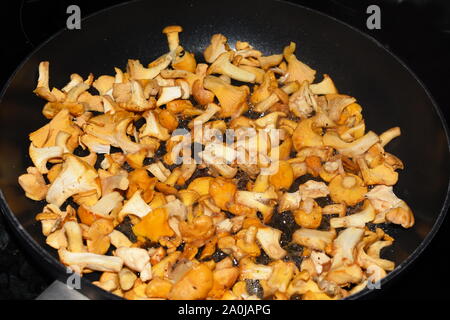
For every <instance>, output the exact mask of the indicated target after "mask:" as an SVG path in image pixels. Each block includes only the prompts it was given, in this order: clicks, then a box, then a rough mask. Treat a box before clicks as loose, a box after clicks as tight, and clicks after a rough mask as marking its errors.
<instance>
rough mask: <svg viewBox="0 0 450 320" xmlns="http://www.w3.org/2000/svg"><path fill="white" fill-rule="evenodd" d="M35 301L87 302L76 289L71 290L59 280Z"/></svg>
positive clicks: (86, 298)
mask: <svg viewBox="0 0 450 320" xmlns="http://www.w3.org/2000/svg"><path fill="white" fill-rule="evenodd" d="M36 300H89V298H88V297H86V296H85V295H83V294H81V293H80V292H79V291H78V290H76V289H71V288H70V287H69V286H67V285H65V284H64V283H62V282H61V281H59V280H55V281H54V282H53V283H52V284H51V285H50V286H49V287H48V288H47V289H45V290H44V292H42V293H41V294H40V295H39V296H38V297H37V298H36Z"/></svg>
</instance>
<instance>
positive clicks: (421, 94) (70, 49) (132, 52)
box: [0, 0, 450, 299]
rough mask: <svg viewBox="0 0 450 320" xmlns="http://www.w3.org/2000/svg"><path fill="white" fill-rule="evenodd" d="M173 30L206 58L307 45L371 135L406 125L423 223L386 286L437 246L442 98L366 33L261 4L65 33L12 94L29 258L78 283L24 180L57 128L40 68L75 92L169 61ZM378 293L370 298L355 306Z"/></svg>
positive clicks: (90, 22)
mask: <svg viewBox="0 0 450 320" xmlns="http://www.w3.org/2000/svg"><path fill="white" fill-rule="evenodd" d="M171 24H179V25H182V26H183V28H184V32H183V33H182V34H181V43H182V45H183V46H184V47H185V48H186V49H187V50H189V51H193V52H194V53H196V55H197V57H198V58H200V57H201V52H202V51H203V50H204V48H205V47H206V46H207V45H208V43H209V39H210V37H211V35H212V34H214V33H222V34H224V35H226V36H227V37H228V39H229V42H230V43H231V44H234V43H235V42H236V40H242V41H249V42H250V43H251V44H252V45H253V46H254V47H256V48H258V49H260V50H261V51H263V53H264V54H275V53H280V52H281V51H282V48H283V47H284V46H285V45H287V44H289V42H290V41H295V42H296V43H297V45H298V50H297V55H298V57H299V59H301V60H302V61H304V62H305V63H307V64H308V65H310V66H311V67H313V68H314V69H316V70H317V71H318V75H321V74H323V73H327V74H329V75H331V77H332V78H333V79H334V81H335V83H336V84H337V86H338V89H339V91H340V92H342V93H346V94H349V95H351V96H354V97H356V98H357V99H358V102H359V103H360V104H361V105H362V106H363V113H364V117H365V119H366V125H367V128H370V129H371V130H374V131H375V132H378V133H381V132H383V131H384V130H386V129H389V128H391V127H394V126H400V127H401V129H402V136H401V137H400V138H397V139H395V140H394V141H393V142H391V143H390V144H389V145H388V146H387V151H388V152H390V153H393V154H395V155H397V156H398V157H399V158H400V159H402V160H403V161H404V164H405V170H403V171H401V172H400V179H399V183H398V184H397V185H396V186H395V188H394V189H395V193H396V194H397V195H398V196H399V197H400V198H402V199H404V200H405V201H406V202H407V203H408V204H409V205H410V207H411V208H412V210H413V211H414V213H415V218H416V224H415V226H414V227H413V228H412V229H408V230H404V229H402V228H401V227H397V226H395V225H390V226H388V227H386V228H385V229H386V231H387V232H388V234H390V235H391V236H393V237H394V238H395V243H394V245H393V246H392V247H390V248H389V249H387V250H385V251H384V252H383V256H384V257H386V258H387V259H391V260H393V261H395V263H396V265H397V267H396V269H395V270H394V271H393V272H391V273H390V274H389V275H388V276H387V277H386V278H385V279H383V281H382V283H381V288H383V287H385V286H386V285H387V284H388V283H390V282H391V281H392V280H393V279H395V277H397V276H398V275H399V274H400V273H401V272H403V270H404V269H405V268H406V267H407V266H409V265H411V264H412V263H413V262H414V260H415V259H416V258H417V257H418V256H419V255H420V253H421V252H422V251H423V250H424V249H425V247H427V246H428V245H429V244H430V241H431V239H432V238H433V236H434V234H435V233H436V231H437V230H438V229H439V226H440V225H441V223H442V221H443V218H444V216H445V214H446V211H447V208H448V193H449V190H448V187H449V176H450V168H449V163H450V161H449V160H450V157H449V155H450V153H449V139H448V132H447V128H446V124H445V122H444V121H443V120H442V115H441V112H440V111H439V109H438V107H437V106H436V104H435V102H434V101H433V99H432V97H431V96H430V94H429V93H428V91H427V90H426V89H425V88H424V86H423V85H422V83H421V82H420V81H419V80H418V79H417V77H416V76H415V75H414V74H413V73H412V72H411V71H410V70H409V69H408V68H407V67H406V66H405V65H404V64H403V63H402V62H401V61H400V60H399V59H398V58H396V57H395V56H394V55H392V54H391V53H390V52H388V51H387V50H386V49H385V48H384V47H382V46H381V45H380V44H379V43H378V42H376V41H375V40H373V39H372V38H370V37H368V36H366V35H364V34H363V33H361V32H359V31H357V30H356V29H353V28H352V27H350V26H348V25H346V24H344V23H342V22H339V21H337V20H335V19H333V18H331V17H328V16H326V15H324V14H321V13H318V12H316V11H313V10H310V9H307V8H304V7H301V6H298V5H292V4H288V3H284V2H275V1H257V0H251V1H241V0H239V1H238V0H228V1H227V2H226V4H224V3H222V4H216V2H214V1H199V0H190V1H183V2H172V1H158V2H157V4H155V3H154V2H150V1H140V2H130V3H126V4H123V5H118V6H115V7H112V8H110V9H107V10H104V11H101V12H99V13H97V14H95V15H92V16H90V17H88V18H86V19H84V20H82V23H81V30H74V31H68V30H65V31H61V32H59V33H57V34H56V35H54V36H53V37H52V38H50V39H49V40H48V41H47V42H45V43H44V44H42V45H41V46H40V47H39V48H37V49H36V50H35V51H34V52H33V53H31V55H30V56H29V57H28V58H27V59H25V61H24V62H23V63H22V64H21V65H20V66H19V67H18V68H17V70H16V72H15V73H14V75H13V76H12V77H11V78H10V80H9V82H8V83H7V85H6V86H5V88H4V90H3V92H2V96H3V98H2V100H1V107H0V163H1V167H0V168H1V176H0V187H1V191H2V194H1V208H2V211H3V213H4V215H5V217H6V219H7V221H8V222H9V223H10V224H11V226H12V229H13V230H14V232H15V233H16V234H17V235H18V236H19V238H20V239H21V240H22V241H23V243H24V247H25V249H26V250H27V251H28V252H29V254H31V255H32V256H33V257H34V258H35V260H36V261H38V262H39V264H41V265H42V267H43V268H45V270H47V271H48V272H49V273H50V274H51V275H52V276H53V277H54V278H55V279H60V280H65V279H66V278H67V277H68V276H69V274H67V273H66V268H65V267H64V266H63V265H62V264H61V263H59V262H58V260H57V257H56V252H55V250H53V249H51V248H49V247H48V246H47V245H46V244H45V238H44V237H43V235H42V234H41V229H40V224H39V223H37V222H36V221H35V220H34V216H35V214H36V213H38V212H40V210H41V208H42V207H43V205H44V203H43V202H35V201H32V200H29V199H27V198H26V197H25V196H24V193H23V191H22V190H21V189H20V187H19V186H18V183H17V177H18V176H19V175H20V174H22V173H23V172H25V171H26V168H27V167H28V166H29V165H30V164H31V161H30V159H29V156H28V152H27V150H28V144H29V140H28V133H30V132H32V131H34V130H36V129H37V128H39V127H41V126H42V125H44V123H45V122H46V119H45V118H44V117H43V116H42V114H41V109H42V106H43V101H42V100H41V99H39V98H37V97H36V96H34V94H33V93H32V90H33V89H34V87H35V85H36V79H37V66H38V63H39V62H40V61H42V60H49V61H50V62H51V64H50V82H51V86H55V87H62V86H64V85H65V83H66V82H67V81H68V77H69V75H70V74H71V73H79V74H81V75H82V76H86V75H87V74H89V72H93V73H94V75H101V74H113V67H114V66H118V67H124V66H125V65H126V62H127V59H129V58H133V59H140V60H141V61H143V62H145V61H151V60H153V59H155V58H156V57H158V56H159V55H160V54H161V53H163V52H166V51H167V44H166V38H165V36H164V35H162V34H161V30H162V28H163V27H164V26H166V25H171ZM410 276H411V277H413V276H414V275H413V274H410ZM411 280H413V279H411ZM81 291H82V292H83V294H85V295H87V296H88V297H89V298H93V299H114V298H116V297H115V296H114V295H112V294H110V293H108V292H105V291H103V290H101V289H99V288H97V287H96V286H94V285H92V284H91V283H90V282H89V280H88V279H86V278H83V279H82V282H81ZM368 293H370V290H367V289H366V290H363V291H361V292H360V293H358V294H356V295H353V296H352V297H351V298H362V297H364V296H366V295H367V294H368Z"/></svg>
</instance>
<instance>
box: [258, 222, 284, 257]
mask: <svg viewBox="0 0 450 320" xmlns="http://www.w3.org/2000/svg"><path fill="white" fill-rule="evenodd" d="M280 237H281V231H280V230H278V229H274V228H259V229H258V232H257V233H256V239H258V242H259V243H260V244H261V246H262V247H263V249H264V251H265V252H266V254H267V255H268V256H269V257H271V258H272V259H275V260H276V259H281V258H283V257H284V256H285V255H286V250H284V249H283V248H281V246H280Z"/></svg>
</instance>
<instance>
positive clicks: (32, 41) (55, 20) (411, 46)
mask: <svg viewBox="0 0 450 320" xmlns="http://www.w3.org/2000/svg"><path fill="white" fill-rule="evenodd" d="M7 2H10V3H7ZM122 2H125V1H120V0H109V1H83V0H70V1H69V0H60V1H51V0H22V1H1V4H0V6H1V5H3V6H5V8H2V9H0V12H2V13H6V14H7V15H8V16H9V18H10V19H0V21H1V22H0V23H6V21H7V23H8V25H3V26H2V27H3V30H5V29H6V30H8V32H5V34H4V35H2V37H4V39H3V41H2V43H3V45H2V50H1V51H0V54H1V55H3V59H2V68H1V71H0V86H1V87H3V85H4V84H5V83H6V81H7V79H8V78H9V76H10V75H11V74H12V72H13V71H14V70H15V68H16V67H17V66H18V65H19V63H20V62H21V61H22V60H23V59H24V58H25V57H26V56H27V55H28V54H29V53H30V52H31V51H32V50H33V49H34V48H35V47H36V46H37V45H39V44H40V43H42V42H43V41H45V40H46V39H47V38H48V37H49V36H51V35H52V34H54V33H55V32H56V31H58V30H60V29H61V28H63V27H65V25H66V19H67V14H66V9H67V7H68V6H69V5H71V4H77V5H79V6H80V8H81V11H82V16H86V15H89V14H91V13H93V12H96V11H98V10H101V9H103V8H106V7H109V6H112V5H115V4H118V3H122ZM291 2H294V3H298V4H302V5H305V6H307V7H310V8H313V9H316V10H319V11H322V12H324V13H327V14H329V15H331V16H333V17H335V18H337V19H339V20H342V21H344V22H347V23H348V24H350V25H352V26H354V27H356V28H358V29H360V30H362V31H364V32H366V33H367V34H369V35H371V36H373V37H374V38H376V39H377V40H379V41H380V42H381V43H382V44H383V45H384V46H385V47H387V48H389V49H390V50H391V51H392V52H393V53H395V54H396V55H397V56H399V57H400V58H401V59H402V60H403V61H404V62H405V63H406V64H407V65H408V66H409V67H410V68H411V69H412V70H413V72H414V73H416V75H417V76H418V77H419V78H420V79H421V80H422V81H423V82H424V84H425V86H426V87H428V89H429V90H430V92H431V94H432V95H433V96H434V98H435V100H436V101H437V103H438V105H440V107H441V109H442V111H443V113H444V116H445V117H446V119H447V122H448V119H449V116H450V108H449V106H448V103H447V99H446V98H447V93H448V90H449V85H450V81H449V80H448V79H447V78H446V77H444V76H443V75H444V74H450V63H449V62H448V57H450V1H447V0H383V1H375V0H372V1H367V0H358V1H353V0H291ZM372 4H376V5H378V6H379V7H380V8H381V29H374V30H369V29H368V28H367V25H366V21H367V18H368V17H369V14H367V13H366V10H367V7H368V6H369V5H372ZM449 232H450V228H449V223H448V218H447V219H446V221H444V223H443V226H442V228H441V230H440V231H439V233H438V234H437V235H436V237H435V239H434V240H433V242H432V243H431V245H430V246H429V247H428V248H427V250H425V252H424V253H423V254H422V255H421V257H420V258H419V259H418V260H417V261H416V263H414V265H413V267H412V268H410V269H409V270H408V271H407V272H406V273H405V274H402V276H401V278H400V279H397V280H396V281H395V283H394V284H393V285H392V286H391V287H390V288H387V289H385V290H383V295H382V296H379V297H378V298H382V299H414V298H416V299H417V298H426V297H423V296H421V293H423V292H430V285H431V286H432V284H430V282H428V281H427V282H425V281H412V279H424V276H425V275H430V274H436V275H445V274H446V271H447V264H446V263H445V262H446V261H444V259H445V258H444V257H443V255H442V253H447V252H448V251H449V249H450V245H449V243H450V242H449V241H448V239H447V234H448V233H449ZM430 261H432V262H433V263H430ZM52 280H53V279H50V278H49V277H48V276H46V274H45V272H43V271H42V270H40V269H39V267H38V266H37V264H36V263H35V262H34V261H32V260H30V258H29V257H28V256H27V255H26V254H25V253H24V252H23V250H22V248H21V247H20V245H19V244H18V240H17V239H16V238H15V236H14V235H13V234H11V232H10V230H9V228H8V227H7V226H6V225H5V223H4V219H3V217H2V215H0V300H1V299H33V298H35V297H36V296H37V295H38V294H39V293H40V292H41V291H42V290H44V289H45V287H46V286H48V285H49V284H50V283H51V282H52ZM431 282H432V283H435V285H436V286H438V287H436V289H435V291H434V293H435V294H434V295H432V296H429V297H428V298H439V297H440V296H441V295H439V292H440V291H441V290H444V289H446V288H448V287H449V286H450V279H449V278H448V277H442V278H441V279H439V281H435V280H432V281H431ZM439 288H442V289H439ZM436 290H437V291H436ZM431 292H433V291H431Z"/></svg>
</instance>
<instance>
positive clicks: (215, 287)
mask: <svg viewBox="0 0 450 320" xmlns="http://www.w3.org/2000/svg"><path fill="white" fill-rule="evenodd" d="M181 32H182V28H181V27H180V26H168V27H166V28H164V30H163V33H164V34H165V35H166V36H167V40H168V47H169V50H168V52H167V53H165V54H163V55H162V56H160V57H159V58H157V59H156V60H154V61H152V62H150V63H148V64H145V65H144V64H142V63H141V62H140V61H138V60H131V59H130V60H128V64H127V66H126V70H121V69H119V68H114V70H115V74H113V75H101V76H99V77H97V78H96V77H94V75H93V74H89V75H88V76H87V77H86V78H83V77H82V76H80V75H78V74H72V75H71V76H70V81H69V82H68V83H67V85H66V86H64V87H63V88H62V89H57V88H50V84H49V62H46V61H44V62H41V63H40V65H39V78H38V83H37V87H36V89H35V90H34V93H35V94H36V95H38V96H39V97H41V98H43V99H45V100H46V101H47V102H46V104H45V106H44V108H43V111H42V113H43V115H44V116H45V117H46V118H47V119H49V122H48V123H47V124H46V125H45V126H43V127H42V128H40V129H38V130H36V131H34V132H32V133H31V134H30V135H29V137H30V147H29V155H30V158H31V161H32V163H33V165H32V166H30V167H29V168H28V169H27V173H25V174H23V175H21V176H20V177H19V179H18V182H19V184H20V186H21V187H22V188H23V190H24V191H25V194H26V196H27V197H28V198H30V199H32V200H35V201H41V200H45V201H46V205H45V206H44V208H43V209H42V212H40V213H39V214H37V216H36V220H37V221H40V223H41V224H42V232H43V235H44V236H45V237H46V242H47V244H48V245H49V246H51V247H53V248H54V249H56V250H58V253H59V258H60V260H61V262H62V263H63V264H65V265H67V266H69V267H70V268H71V269H73V270H74V271H76V272H78V273H80V274H86V273H92V272H97V273H98V281H95V282H94V283H95V284H96V285H97V286H99V287H101V288H103V289H104V290H107V291H110V292H112V293H113V294H116V295H118V296H120V297H124V298H126V299H235V300H241V299H244V300H246V299H341V298H344V297H347V296H349V295H351V294H353V293H355V292H357V291H359V290H362V289H363V288H364V287H366V285H367V284H368V283H370V282H372V283H374V282H376V281H379V280H381V279H382V278H383V277H384V276H386V274H387V273H388V272H390V271H392V270H393V269H394V267H395V264H394V263H393V262H392V261H389V260H386V259H383V258H382V257H381V253H382V249H383V248H385V247H388V246H391V245H392V243H393V241H394V239H393V238H392V237H390V236H389V235H388V234H386V233H385V232H384V231H383V230H382V228H380V227H379V226H380V225H383V224H388V223H390V224H395V225H399V226H401V227H403V228H410V227H412V226H413V225H414V216H413V213H412V211H411V209H410V208H409V207H408V205H407V204H406V203H405V202H404V201H403V200H401V199H399V198H398V197H397V196H396V195H395V193H394V191H393V186H394V185H395V184H396V183H397V180H398V173H397V172H396V170H398V169H403V164H402V161H401V160H400V159H398V158H397V157H395V156H394V155H392V154H390V153H388V152H386V151H385V147H386V145H387V144H388V143H389V142H390V141H391V140H392V139H394V138H396V137H398V136H400V129H399V128H398V127H395V128H392V129H389V130H387V131H386V132H383V133H381V134H380V135H378V134H376V133H374V132H372V131H368V132H366V128H365V122H364V119H363V116H362V107H361V106H360V105H359V104H358V103H357V102H356V99H355V98H353V97H350V96H347V95H344V94H341V93H339V92H338V90H337V88H336V86H335V84H334V82H333V80H332V79H331V78H330V76H328V75H324V76H323V79H322V80H321V81H317V80H316V71H315V70H313V69H312V68H310V67H309V66H307V65H306V64H305V63H303V62H301V61H300V60H299V59H298V58H297V56H296V54H295V51H296V44H295V43H293V42H292V43H290V44H288V45H287V46H286V47H285V48H284V50H283V52H282V53H280V54H273V55H264V54H263V53H262V52H261V51H259V50H257V49H255V48H253V47H252V46H251V45H250V44H249V43H248V42H242V41H237V42H236V44H235V46H234V48H232V46H230V44H229V43H228V41H227V38H226V37H225V36H224V35H221V34H215V35H213V36H212V38H211V41H210V44H209V45H208V47H207V48H206V49H205V50H204V52H203V58H204V61H205V62H204V63H199V62H198V61H197V58H198V57H195V55H194V54H193V53H192V52H189V51H187V50H185V49H184V48H183V47H182V46H181V45H180V41H179V34H180V33H181ZM199 60H200V59H199ZM177 129H189V130H190V132H191V133H192V134H191V136H190V140H187V141H186V139H184V136H183V135H180V134H177V133H176V131H177ZM207 129H208V130H214V131H215V132H216V133H219V135H220V134H224V133H225V132H226V131H227V130H229V129H232V130H235V131H236V132H238V131H239V130H241V131H239V132H241V133H242V132H244V131H245V130H253V132H257V133H258V135H256V136H255V135H254V136H251V137H248V136H245V135H243V134H236V136H235V137H234V138H233V139H232V140H231V141H226V140H221V139H217V136H216V135H215V134H214V135H210V136H207V135H201V133H200V131H201V130H203V131H206V130H207ZM273 130H277V132H278V134H279V135H278V137H277V139H276V138H275V137H274V136H273V135H272V132H273ZM194 145H197V146H201V149H200V152H198V153H197V154H195V155H192V154H191V155H190V156H189V157H188V158H183V161H182V162H180V161H179V157H181V156H185V155H183V150H186V148H187V149H189V150H190V149H191V147H192V146H194ZM252 151H253V154H256V157H255V158H254V159H252V160H254V161H247V162H246V161H242V160H243V159H245V157H247V156H249V155H251V153H252ZM194 158H195V160H194ZM218 159H219V160H221V161H219V162H218V161H217V160H218ZM186 160H191V161H186ZM199 160H200V161H199ZM268 168H275V170H272V171H270V170H268ZM280 216H286V217H291V218H292V219H293V221H295V223H294V227H293V230H291V231H292V232H290V234H291V235H288V234H286V233H285V230H281V229H282V228H277V226H278V225H277V224H276V223H274V221H276V220H277V219H278V218H279V217H280ZM278 220H279V219H278ZM292 248H295V249H296V250H292Z"/></svg>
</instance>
